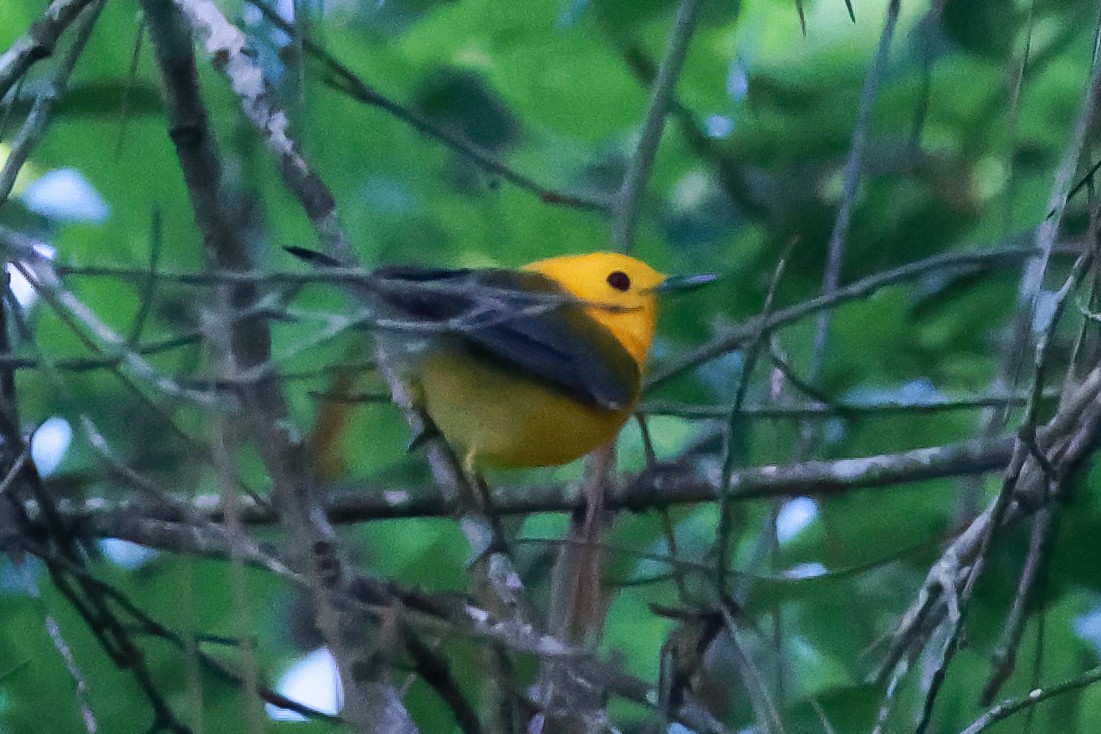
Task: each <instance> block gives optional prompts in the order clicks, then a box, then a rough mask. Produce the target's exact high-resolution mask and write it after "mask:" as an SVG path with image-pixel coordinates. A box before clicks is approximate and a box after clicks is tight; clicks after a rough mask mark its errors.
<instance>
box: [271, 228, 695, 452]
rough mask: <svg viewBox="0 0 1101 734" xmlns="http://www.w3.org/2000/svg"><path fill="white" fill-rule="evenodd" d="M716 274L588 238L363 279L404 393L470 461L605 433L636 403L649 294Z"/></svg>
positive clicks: (648, 328)
mask: <svg viewBox="0 0 1101 734" xmlns="http://www.w3.org/2000/svg"><path fill="white" fill-rule="evenodd" d="M288 250H290V252H291V253H292V254H294V255H296V256H298V257H300V258H302V259H304V260H307V261H309V262H312V263H314V264H316V265H324V266H338V265H339V263H338V262H336V261H335V260H332V259H331V258H329V257H328V256H326V255H322V254H320V253H316V252H313V251H310V250H304V249H302V248H288ZM713 279H714V278H713V276H710V275H694V276H678V277H667V276H665V275H662V274H661V273H659V272H657V271H656V270H654V269H653V268H651V267H650V266H649V265H647V264H646V263H644V262H642V261H641V260H637V259H635V258H632V257H629V256H627V255H621V254H617V253H611V252H596V253H590V254H586V255H566V256H562V257H553V258H549V259H546V260H539V261H537V262H533V263H530V264H528V265H525V266H524V267H522V268H521V269H520V270H507V269H499V268H488V269H460V270H437V269H426V268H416V267H389V268H381V269H379V270H376V271H374V273H372V277H371V278H370V280H369V282H368V283H367V284H366V285H367V286H368V290H369V291H370V292H371V293H372V295H373V297H374V298H375V300H376V301H377V302H378V304H380V305H381V307H382V310H383V313H382V314H381V315H382V316H384V317H385V318H386V322H385V325H384V326H381V327H380V328H376V330H375V331H376V334H377V337H378V338H380V339H383V340H384V341H385V344H386V345H387V350H386V351H387V352H388V353H389V354H391V355H392V356H394V357H396V358H397V367H398V371H399V374H400V375H401V377H402V379H403V380H405V381H406V382H407V384H408V385H409V387H410V389H411V393H412V394H413V396H414V402H415V403H416V405H417V406H418V407H419V408H421V409H422V410H423V411H424V413H425V414H426V415H427V416H428V417H429V418H430V419H431V421H432V423H433V425H434V427H435V428H436V429H437V430H438V431H439V433H440V434H441V435H442V436H443V438H444V439H445V440H446V441H447V443H448V444H449V445H450V446H451V447H452V449H454V450H455V452H456V453H457V454H458V455H459V456H460V458H461V459H462V460H463V463H464V464H465V466H466V467H467V468H468V469H469V470H475V469H479V468H482V467H484V466H486V465H493V466H512V467H532V466H550V465H556V464H564V463H566V462H569V461H573V460H574V459H576V458H578V457H580V456H582V455H584V454H586V453H588V452H589V451H591V450H593V449H594V448H596V447H598V446H600V445H602V444H604V443H607V442H608V441H609V440H611V439H612V438H613V437H614V436H615V434H616V433H617V432H618V431H619V429H620V428H621V427H622V426H623V424H624V422H626V420H627V418H628V417H630V415H631V413H632V412H633V411H634V409H635V407H636V406H637V404H638V400H639V396H640V393H641V388H642V378H643V375H644V373H645V371H646V360H647V354H648V352H649V350H650V343H651V341H652V340H653V336H654V325H655V321H656V317H657V304H656V296H657V295H658V294H659V293H661V292H664V291H668V290H672V289H683V288H691V287H695V286H698V285H702V284H704V283H707V282H710V281H711V280H713Z"/></svg>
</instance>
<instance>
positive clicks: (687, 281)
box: [650, 273, 717, 293]
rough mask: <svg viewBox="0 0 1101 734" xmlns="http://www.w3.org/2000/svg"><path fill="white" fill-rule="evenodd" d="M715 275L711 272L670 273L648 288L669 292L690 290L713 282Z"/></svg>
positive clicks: (655, 291) (654, 291)
mask: <svg viewBox="0 0 1101 734" xmlns="http://www.w3.org/2000/svg"><path fill="white" fill-rule="evenodd" d="M716 277H717V276H715V275H713V274H711V273H697V274H696V275H670V276H668V277H666V278H665V280H663V281H661V282H660V283H658V284H657V285H656V286H654V287H653V288H651V289H650V292H651V293H670V292H673V291H678V292H679V291H691V290H695V289H696V288H699V287H700V286H704V285H707V284H708V283H711V282H713V281H714V280H715V279H716Z"/></svg>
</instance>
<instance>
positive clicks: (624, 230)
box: [612, 0, 703, 252]
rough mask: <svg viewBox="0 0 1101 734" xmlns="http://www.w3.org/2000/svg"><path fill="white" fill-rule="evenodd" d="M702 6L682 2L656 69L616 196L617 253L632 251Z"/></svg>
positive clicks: (692, 0)
mask: <svg viewBox="0 0 1101 734" xmlns="http://www.w3.org/2000/svg"><path fill="white" fill-rule="evenodd" d="M702 4H703V2H702V0H681V3H680V5H679V6H678V7H677V16H676V19H675V20H674V21H673V30H672V31H670V33H669V38H668V40H667V41H666V44H665V56H664V58H662V60H661V67H660V68H659V69H658V75H657V78H656V79H655V80H654V86H653V89H652V90H651V91H650V106H649V109H648V111H647V113H646V121H645V123H644V124H643V126H642V136H641V137H640V138H639V141H638V147H637V148H636V149H635V154H634V155H633V156H632V157H631V162H630V165H629V166H628V167H627V173H626V175H624V177H623V183H622V184H621V185H620V187H619V191H618V192H617V193H616V198H615V206H614V212H615V214H614V218H613V221H612V246H613V247H614V248H615V249H616V250H618V251H620V252H627V251H629V250H630V249H631V240H632V239H633V237H634V233H635V226H636V225H637V224H638V213H639V210H640V208H641V207H642V190H643V188H644V187H645V186H646V180H647V179H648V178H649V177H650V169H651V168H652V167H653V165H654V157H655V155H657V150H658V144H659V143H660V142H661V131H662V129H663V128H664V127H665V115H666V113H667V112H668V111H669V103H670V101H671V100H672V98H673V88H674V87H675V86H676V83H677V77H678V76H679V75H680V70H681V67H683V66H684V57H685V56H686V55H687V53H688V42H689V41H690V40H691V38H692V32H693V31H694V30H695V28H696V21H697V20H698V19H699V16H700V6H701V5H702Z"/></svg>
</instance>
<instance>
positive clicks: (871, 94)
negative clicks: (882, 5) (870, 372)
mask: <svg viewBox="0 0 1101 734" xmlns="http://www.w3.org/2000/svg"><path fill="white" fill-rule="evenodd" d="M899 6H900V0H891V1H890V3H889V4H888V5H887V18H886V20H884V21H883V31H882V32H881V33H880V35H879V46H878V47H877V48H876V52H875V57H874V58H873V59H872V63H871V66H869V67H868V73H867V75H866V76H865V77H864V87H863V88H862V89H861V90H860V107H859V110H858V112H857V116H856V124H855V125H854V126H853V135H852V143H851V144H850V145H849V157H848V160H846V161H845V171H844V173H843V175H842V183H841V200H840V201H839V202H838V205H837V218H836V219H835V220H834V223H833V230H832V231H831V232H830V241H829V245H828V246H827V249H826V269H825V272H824V273H823V275H822V295H825V296H828V295H830V294H832V293H833V292H834V291H836V290H837V286H838V284H839V283H840V282H841V265H842V263H843V262H844V257H845V242H846V240H847V239H848V236H849V222H850V220H851V219H852V212H853V207H854V205H855V204H856V195H857V192H858V191H859V190H860V174H861V170H862V168H863V166H864V149H865V148H866V147H867V145H868V133H869V131H870V130H871V126H872V109H873V108H874V106H875V100H876V97H878V96H879V85H880V81H881V79H882V78H883V74H884V72H885V71H886V69H887V61H888V57H889V54H890V50H891V39H892V38H893V37H894V33H895V25H896V24H897V23H898V13H899ZM830 317H831V312H830V311H822V312H821V313H820V314H819V315H818V325H817V327H816V328H815V333H814V349H813V351H812V353H811V355H812V356H811V365H810V379H811V382H817V381H818V378H819V377H821V375H822V365H823V364H824V362H825V359H826V343H827V339H828V336H829V326H830Z"/></svg>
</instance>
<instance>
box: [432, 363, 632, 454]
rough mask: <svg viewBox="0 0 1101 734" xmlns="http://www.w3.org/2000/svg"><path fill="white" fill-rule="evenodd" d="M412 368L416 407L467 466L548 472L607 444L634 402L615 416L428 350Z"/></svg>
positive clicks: (492, 368)
mask: <svg viewBox="0 0 1101 734" xmlns="http://www.w3.org/2000/svg"><path fill="white" fill-rule="evenodd" d="M417 361H418V362H419V365H418V368H417V370H416V373H417V374H416V377H415V379H416V381H417V382H418V383H419V385H418V388H419V389H418V390H417V392H418V393H419V395H420V402H421V403H422V406H421V407H423V408H424V410H425V411H426V412H427V413H428V415H429V417H430V418H431V419H432V421H433V422H434V423H435V424H436V427H437V428H438V429H439V430H440V433H442V434H443V437H444V438H445V439H446V440H447V442H448V444H450V445H451V446H452V447H453V448H454V449H455V450H456V452H457V453H459V455H460V456H461V457H462V459H463V461H464V462H465V463H466V464H467V466H468V467H471V468H475V467H482V466H485V465H487V464H489V465H494V466H511V467H519V466H552V465H557V464H564V463H566V462H569V461H573V460H574V459H577V458H578V457H580V456H583V455H584V454H586V453H588V452H589V451H592V450H593V449H594V448H596V447H598V446H600V445H602V444H604V443H607V442H608V441H610V440H611V439H612V438H613V437H614V436H615V434H616V432H617V431H618V430H619V429H620V427H622V426H623V424H624V422H625V421H626V420H627V418H628V417H630V415H631V413H632V411H633V410H634V408H635V404H636V403H637V401H638V392H639V385H638V384H637V383H636V384H635V385H634V386H633V389H632V392H633V394H634V399H633V400H632V402H631V404H629V405H626V406H623V407H622V408H618V409H615V410H610V409H604V408H600V407H597V406H592V405H587V404H584V403H582V402H580V401H579V400H577V399H575V398H573V397H571V396H569V395H565V394H563V393H561V392H559V391H555V390H549V389H548V388H547V386H546V385H545V384H543V383H541V382H538V381H536V380H533V379H531V378H530V377H527V376H525V375H523V374H522V373H519V372H517V371H515V370H510V369H508V368H507V366H502V365H500V364H497V363H494V362H493V361H491V360H488V359H484V358H480V357H479V356H477V355H476V354H472V353H469V352H466V351H460V350H430V351H429V352H428V353H427V354H425V355H423V356H422V357H421V358H420V359H419V360H417Z"/></svg>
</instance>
